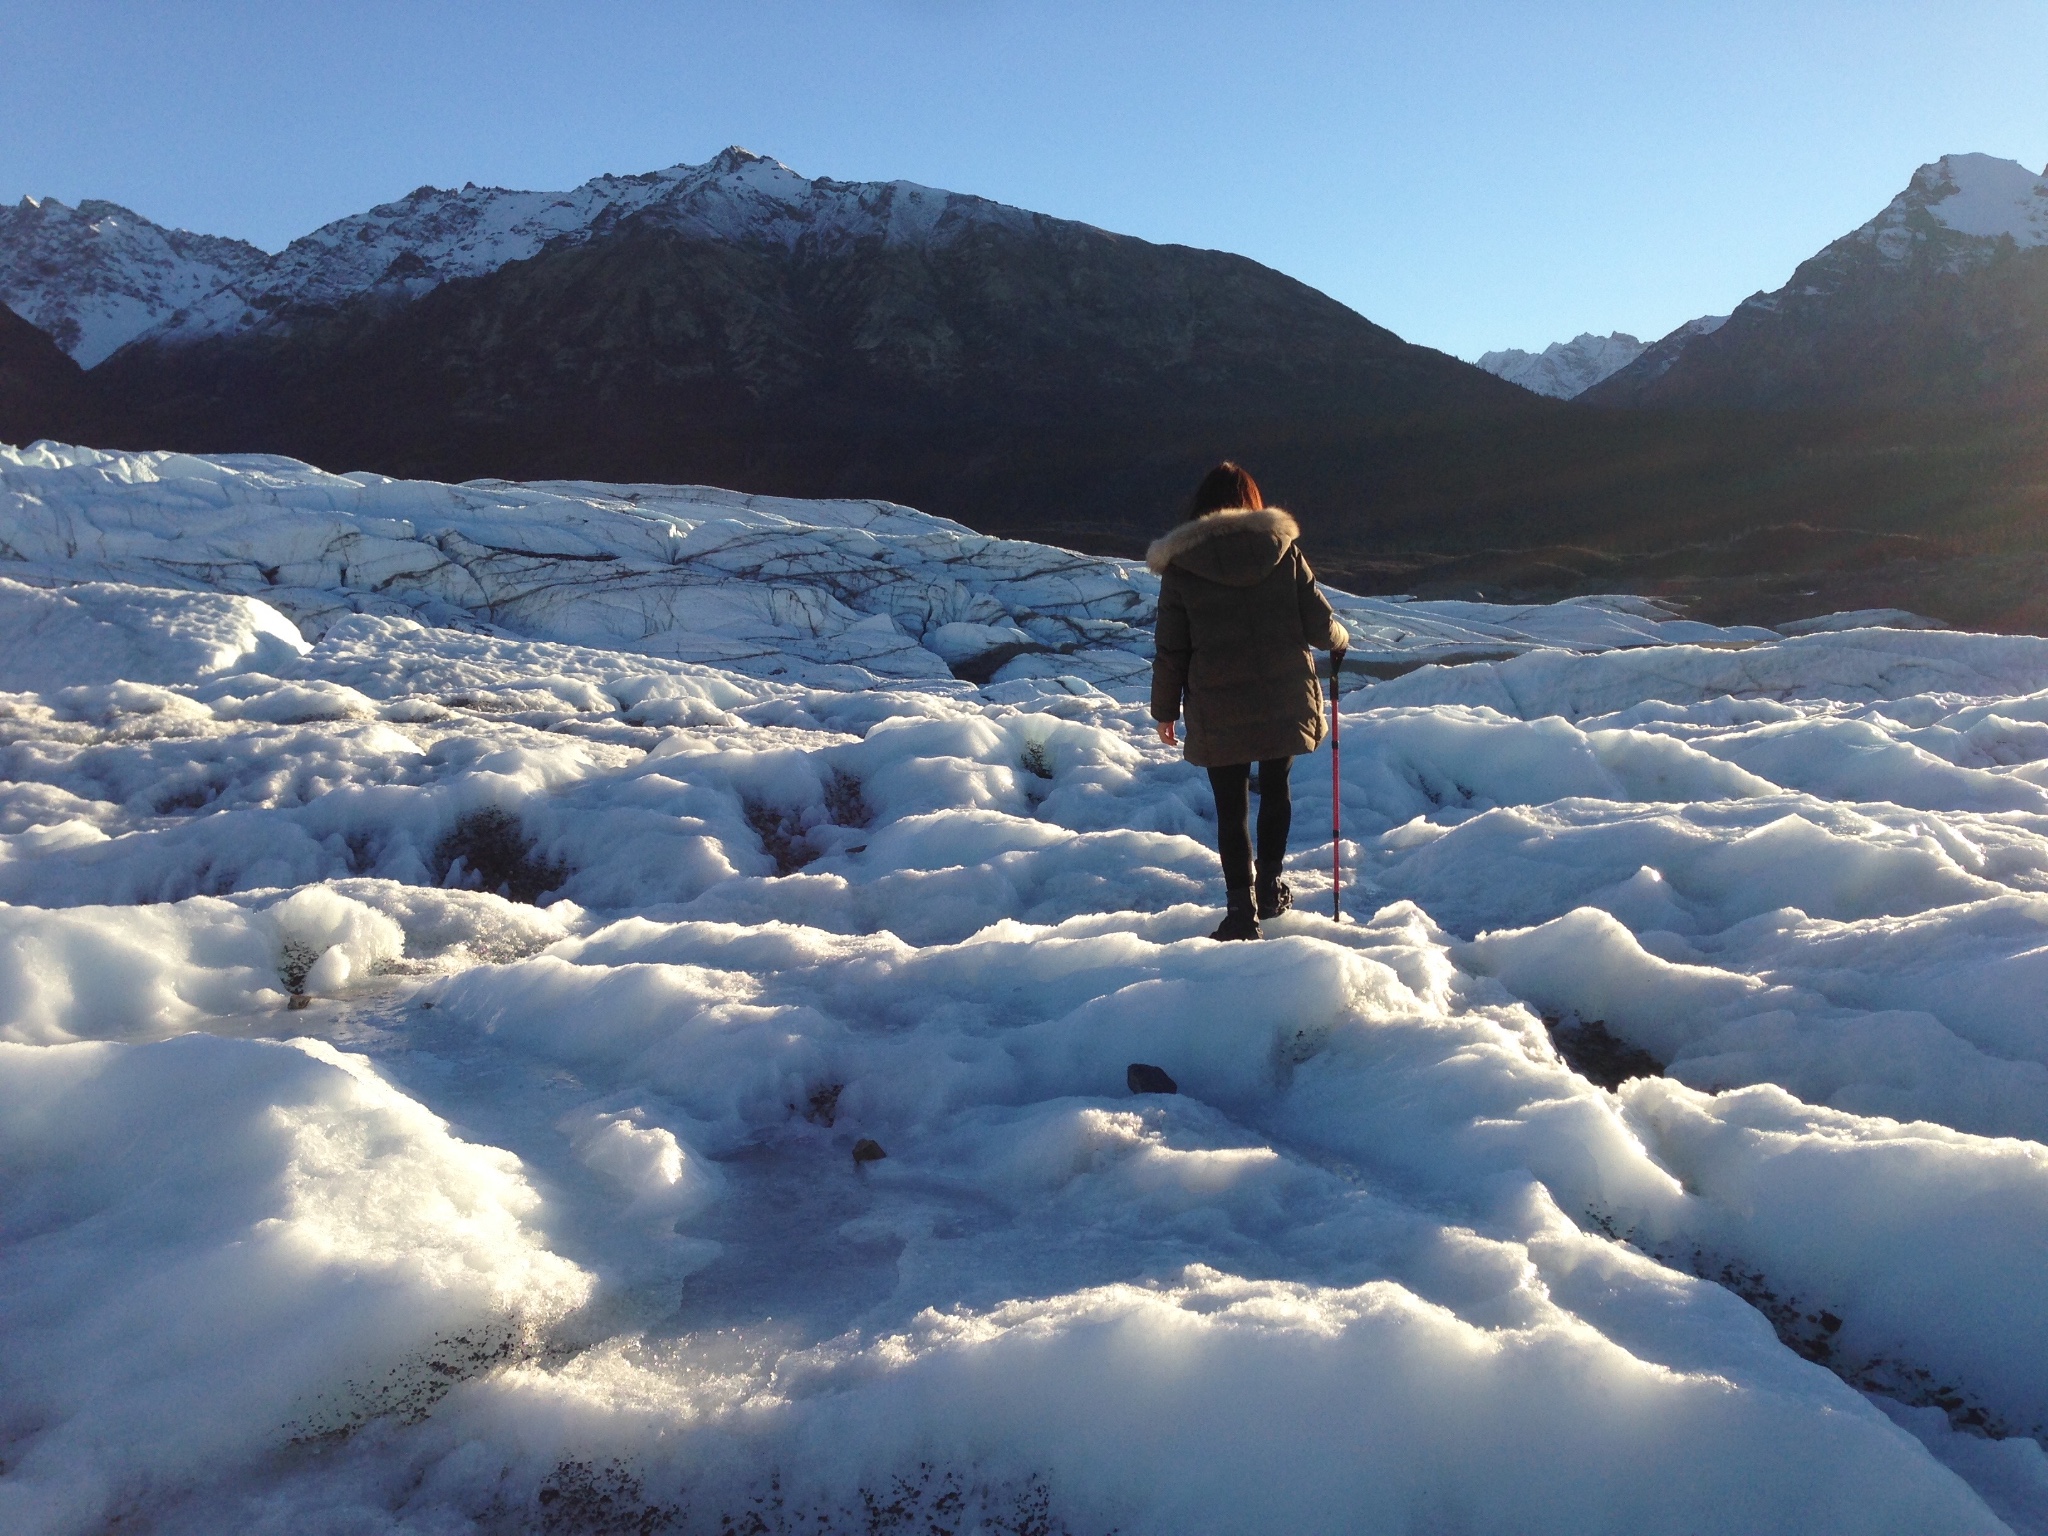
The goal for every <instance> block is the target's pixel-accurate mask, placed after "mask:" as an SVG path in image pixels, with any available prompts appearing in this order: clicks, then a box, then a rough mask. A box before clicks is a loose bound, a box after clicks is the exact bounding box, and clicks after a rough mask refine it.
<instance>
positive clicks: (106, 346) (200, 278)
mask: <svg viewBox="0 0 2048 1536" xmlns="http://www.w3.org/2000/svg"><path fill="white" fill-rule="evenodd" d="M271 260H272V258H271V257H269V256H267V255H266V254H265V253H264V252H262V251H260V250H258V249H257V248H256V247H255V246H253V245H250V244H248V243H247V242H246V241H242V240H229V239H224V238H222V237H221V236H218V235H197V234H194V233H192V232H191V231H190V230H185V229H166V228H164V226H163V225H161V224H157V223H155V222H153V221H151V220H149V219H146V218H144V217H143V216H142V215H141V214H139V213H136V212H134V211H133V210H132V209H128V208H123V207H122V206H121V205H120V204H119V203H109V202H103V201H101V200H99V199H97V198H86V199H84V200H83V201H81V202H80V203H79V205H78V206H77V207H76V208H71V207H67V206H66V205H65V204H63V203H61V202H59V201H58V200H57V199H56V198H54V197H45V198H34V197H24V198H23V199H22V200H21V201H20V202H19V203H17V204H15V205H14V206H13V207H11V208H8V207H0V303H5V304H6V306H7V307H8V308H9V309H11V310H13V311H14V312H15V313H16V314H17V315H20V316H21V317H22V318H23V319H25V320H27V321H29V322H30V323H31V324H33V325H35V326H36V327H37V328H38V329H40V330H42V331H44V332H46V333H47V334H48V335H49V336H50V337H51V338H53V339H54V340H55V341H56V343H57V344H58V345H59V346H60V347H62V348H63V349H64V350H65V351H66V352H68V353H70V354H71V356H72V357H73V358H74V359H75V360H76V361H77V362H78V363H79V365H80V366H81V367H85V368H91V367H93V366H94V365H95V364H97V363H100V362H103V361H105V360H106V359H107V358H108V357H110V356H111V355H112V354H113V353H114V352H116V351H117V350H119V349H120V348H121V347H123V346H125V345H126V344H127V343H129V342H131V341H133V340H134V339H135V338H136V337H137V336H140V335H142V334H144V333H145V332H147V331H150V330H153V329H155V328H156V327H157V326H159V325H161V324H163V323H164V321H166V320H167V319H169V318H170V317H171V316H172V315H174V314H176V313H178V312H179V311H180V310H182V309H184V308H186V307H187V306H190V305H194V304H199V303H201V302H202V301H204V300H205V299H206V298H207V297H208V296H209V295H210V294H212V293H214V292H216V291H217V290H219V289H221V288H222V287H224V286H227V285H230V284H236V283H244V282H248V281H249V280H251V279H252V278H254V277H255V275H256V274H257V273H259V272H261V271H262V270H263V269H264V267H265V266H266V265H267V264H268V263H269V262H270V261H271Z"/></svg>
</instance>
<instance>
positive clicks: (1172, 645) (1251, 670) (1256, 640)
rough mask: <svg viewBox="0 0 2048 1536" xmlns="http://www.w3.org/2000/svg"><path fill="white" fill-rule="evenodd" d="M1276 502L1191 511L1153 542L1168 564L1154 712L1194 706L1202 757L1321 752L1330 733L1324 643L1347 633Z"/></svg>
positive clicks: (1193, 755) (1217, 764)
mask: <svg viewBox="0 0 2048 1536" xmlns="http://www.w3.org/2000/svg"><path fill="white" fill-rule="evenodd" d="M1300 537H1301V529H1300V528H1299V527H1297V526H1296V525H1295V521H1294V519H1293V518H1291V517H1289V516H1288V515H1287V514H1286V513H1285V512H1282V511H1281V510H1280V509H1279V508H1278V507H1266V508H1263V509H1259V510H1253V509H1251V508H1246V507H1235V508H1231V509H1228V510H1226V511H1222V512H1210V513H1207V514H1206V515H1204V516H1202V517H1197V518H1191V519H1189V520H1188V521H1187V522H1185V523H1182V524H1181V525H1180V526H1179V527H1178V528H1176V529H1174V530H1173V532H1171V533H1169V534H1167V535H1166V536H1165V537H1164V538H1162V539H1159V540H1157V541H1155V542H1154V543H1153V545H1152V547H1151V548H1150V549H1149V550H1147V551H1146V552H1145V563H1146V564H1147V565H1149V566H1150V567H1151V568H1152V569H1153V570H1155V571H1157V572H1158V573H1159V624H1158V628H1157V631H1156V632H1155V643H1154V647H1153V653H1152V718H1153V719H1155V720H1159V721H1168V720H1177V719H1179V718H1180V717H1181V713H1182V709H1183V706H1185V709H1186V713H1187V749H1186V750H1187V759H1188V761H1189V762H1191V763H1193V764H1194V765H1195V766H1196V767H1198V768H1222V767H1225V766H1227V765H1229V764H1231V763H1257V762H1263V761H1265V760H1266V759H1268V758H1275V757H1293V756H1295V755H1296V754H1298V753H1302V752H1313V751H1314V750H1315V748H1316V743H1317V742H1319V741H1321V740H1322V739H1323V701H1322V694H1321V692H1320V691H1319V689H1318V687H1317V684H1316V663H1315V657H1314V656H1313V655H1312V654H1311V647H1313V648H1314V650H1318V651H1330V650H1342V649H1343V648H1344V647H1345V645H1346V644H1347V643H1348V642H1349V640H1350V636H1349V635H1347V634H1346V633H1345V631H1344V626H1343V625H1342V624H1340V623H1338V622H1337V619H1336V616H1335V615H1334V614H1332V613H1331V612H1330V605H1329V603H1328V602H1326V601H1325V600H1324V598H1323V594H1322V592H1321V591H1320V590H1319V589H1318V588H1317V586H1316V576H1315V572H1314V571H1312V570H1310V569H1309V565H1308V561H1307V560H1306V559H1305V558H1304V557H1303V556H1302V553H1301V545H1300V544H1299V543H1298V542H1297V541H1298V540H1299V539H1300Z"/></svg>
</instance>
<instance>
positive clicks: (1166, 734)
mask: <svg viewBox="0 0 2048 1536" xmlns="http://www.w3.org/2000/svg"><path fill="white" fill-rule="evenodd" d="M1158 725H1159V740H1160V744H1161V745H1163V746H1168V747H1177V746H1179V745H1180V743H1179V742H1178V741H1176V740H1174V736H1173V722H1172V721H1171V720H1161V721H1159V722H1158Z"/></svg>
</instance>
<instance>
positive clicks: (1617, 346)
mask: <svg viewBox="0 0 2048 1536" xmlns="http://www.w3.org/2000/svg"><path fill="white" fill-rule="evenodd" d="M1642 354H1643V344H1642V343H1641V342H1640V341H1638V340H1636V338H1635V337H1633V336H1631V335H1629V334H1628V333H1627V332H1626V331H1614V332H1611V333H1610V334H1608V335H1606V336H1595V335H1594V334H1593V333H1592V332H1591V331H1581V332H1580V333H1579V334H1578V335H1576V336H1574V337H1573V338H1572V339H1571V340H1570V341H1553V342H1552V343H1551V344H1550V345H1549V346H1547V347H1545V348H1544V349H1543V350H1542V351H1541V352H1524V351H1523V350H1522V349H1521V348H1520V347H1509V348H1507V349H1505V350H1503V351H1499V352H1488V353H1487V354H1485V355H1484V356H1483V357H1481V358H1480V359H1479V366H1480V367H1482V368H1484V369H1485V370H1486V371H1487V372H1488V373H1490V374H1493V375H1495V376H1496V377H1498V378H1503V379H1506V380H1507V381H1508V382H1509V383H1510V384H1519V385H1521V386H1522V388H1524V389H1527V390H1532V391H1534V392H1535V393H1536V394H1539V395H1549V396H1550V397H1551V398H1552V399H1556V400H1570V399H1572V398H1574V397H1575V396H1577V395H1581V394H1583V393H1585V392H1586V391H1587V390H1589V389H1591V388H1592V387H1593V386H1594V385H1595V384H1598V383H1599V382H1600V381H1601V380H1602V379H1604V378H1606V377H1607V376H1608V375H1609V374H1611V373H1614V372H1616V371H1618V370H1620V369H1622V368H1626V367H1627V366H1628V365H1629V364H1630V363H1632V362H1634V361H1635V360H1636V359H1637V358H1638V357H1640V356H1642Z"/></svg>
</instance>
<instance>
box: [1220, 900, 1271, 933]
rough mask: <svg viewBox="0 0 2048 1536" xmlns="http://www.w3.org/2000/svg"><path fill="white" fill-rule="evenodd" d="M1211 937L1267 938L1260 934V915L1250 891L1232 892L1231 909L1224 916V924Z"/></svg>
mask: <svg viewBox="0 0 2048 1536" xmlns="http://www.w3.org/2000/svg"><path fill="white" fill-rule="evenodd" d="M1209 937H1210V938H1212V939H1263V938H1264V937H1265V935H1264V934H1263V933H1261V932H1259V914H1258V912H1257V911H1256V910H1255V909H1254V908H1253V906H1252V893H1251V892H1250V891H1249V890H1244V891H1232V892H1231V893H1230V909H1229V910H1228V911H1227V912H1225V913H1224V914H1223V924H1222V926H1221V927H1219V928H1218V929H1217V930H1216V931H1215V932H1214V933H1212V934H1210V935H1209Z"/></svg>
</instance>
